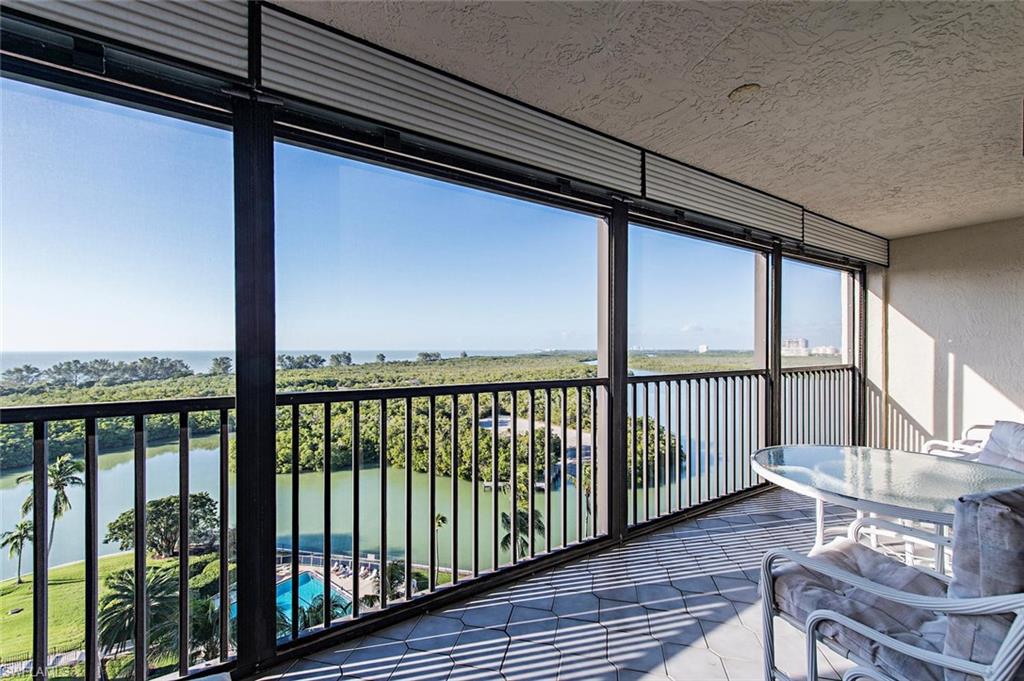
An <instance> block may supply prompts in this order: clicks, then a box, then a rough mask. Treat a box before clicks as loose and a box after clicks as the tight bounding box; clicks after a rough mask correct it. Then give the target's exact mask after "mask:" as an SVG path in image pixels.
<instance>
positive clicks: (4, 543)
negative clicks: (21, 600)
mask: <svg viewBox="0 0 1024 681" xmlns="http://www.w3.org/2000/svg"><path fill="white" fill-rule="evenodd" d="M31 541H32V521H31V520H19V521H18V522H17V523H15V524H14V529H13V530H8V531H7V532H4V533H3V534H0V549H7V551H8V555H10V556H11V558H14V555H15V554H17V555H18V581H17V583H18V584H21V554H22V552H23V551H24V550H25V544H28V543H31Z"/></svg>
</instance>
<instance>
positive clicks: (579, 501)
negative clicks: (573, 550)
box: [576, 388, 583, 542]
mask: <svg viewBox="0 0 1024 681" xmlns="http://www.w3.org/2000/svg"><path fill="white" fill-rule="evenodd" d="M576 541H577V542H581V541H583V388H576Z"/></svg>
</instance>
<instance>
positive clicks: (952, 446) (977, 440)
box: [923, 423, 992, 458]
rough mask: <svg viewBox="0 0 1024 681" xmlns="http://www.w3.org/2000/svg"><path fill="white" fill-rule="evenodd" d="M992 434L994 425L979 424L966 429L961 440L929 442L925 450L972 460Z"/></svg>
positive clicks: (929, 452)
mask: <svg viewBox="0 0 1024 681" xmlns="http://www.w3.org/2000/svg"><path fill="white" fill-rule="evenodd" d="M991 432H992V424H988V423H979V424H975V425H973V426H968V427H967V428H964V430H963V432H962V433H961V434H960V439H959V440H928V441H927V442H925V443H924V446H923V449H924V451H925V452H926V453H928V454H937V455H939V456H954V457H957V458H961V457H968V458H972V455H976V454H977V453H978V452H980V451H981V448H982V447H984V446H985V441H986V440H988V436H989V434H990V433H991Z"/></svg>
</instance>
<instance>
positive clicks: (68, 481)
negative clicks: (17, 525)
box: [18, 453, 85, 558]
mask: <svg viewBox="0 0 1024 681" xmlns="http://www.w3.org/2000/svg"><path fill="white" fill-rule="evenodd" d="M84 470H85V464H84V463H83V462H81V461H76V460H75V459H72V458H71V454H68V453H64V454H61V455H60V456H58V457H57V460H56V461H54V462H53V463H51V464H50V465H49V466H47V467H46V477H47V481H48V485H49V487H50V489H52V490H53V509H52V510H51V511H50V540H49V542H48V543H47V545H46V556H47V558H49V556H50V549H51V548H53V529H54V527H56V525H57V519H58V518H60V517H61V516H63V515H64V514H65V513H67V512H68V511H70V510H71V500H70V499H68V487H73V486H75V485H81V484H82V478H80V477H78V474H79V473H81V472H82V471H84ZM31 479H32V474H31V473H25V474H24V475H20V476H18V482H26V481H29V480H31ZM33 498H34V497H33V493H32V492H29V493H28V496H27V497H25V502H24V503H23V504H22V505H21V514H22V515H28V514H29V513H31V512H32V503H33Z"/></svg>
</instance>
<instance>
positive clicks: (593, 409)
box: [590, 386, 600, 537]
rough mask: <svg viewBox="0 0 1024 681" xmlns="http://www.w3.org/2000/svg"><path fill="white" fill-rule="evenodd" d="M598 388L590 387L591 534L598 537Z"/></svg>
mask: <svg viewBox="0 0 1024 681" xmlns="http://www.w3.org/2000/svg"><path fill="white" fill-rule="evenodd" d="M597 390H598V388H597V387H596V386H594V387H592V388H591V389H590V536H591V537H597V527H598V526H597V518H598V513H599V512H600V510H599V509H598V507H597V486H598V484H599V482H598V481H599V480H600V476H599V475H598V470H597Z"/></svg>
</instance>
